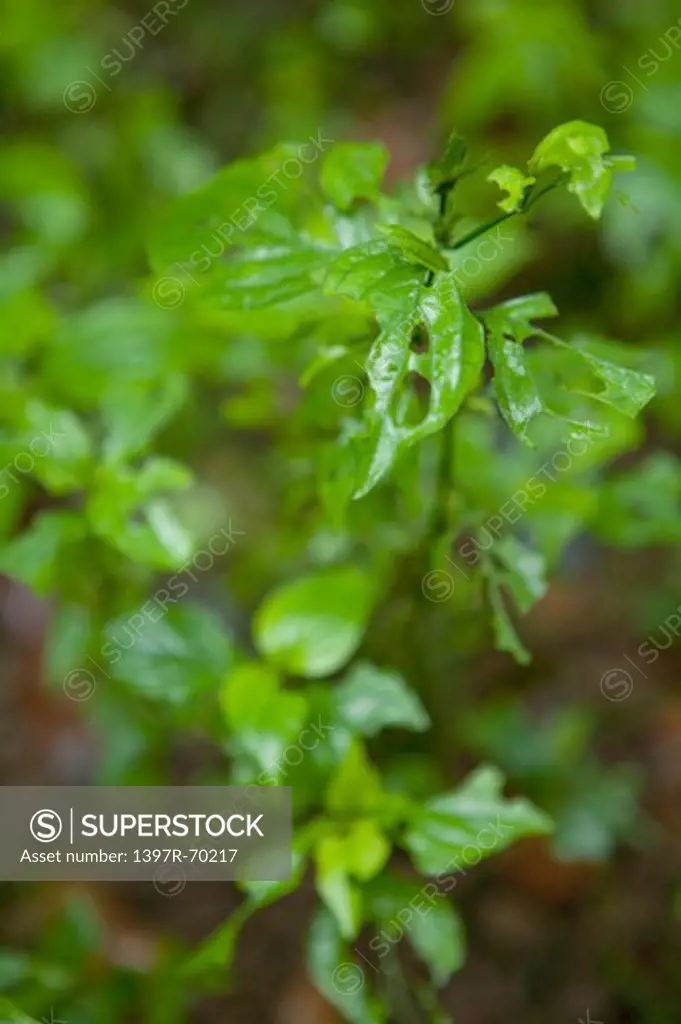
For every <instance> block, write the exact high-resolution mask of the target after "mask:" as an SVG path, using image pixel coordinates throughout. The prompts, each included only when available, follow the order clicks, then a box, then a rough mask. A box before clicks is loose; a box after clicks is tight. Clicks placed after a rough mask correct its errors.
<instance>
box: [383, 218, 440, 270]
mask: <svg viewBox="0 0 681 1024" xmlns="http://www.w3.org/2000/svg"><path fill="white" fill-rule="evenodd" d="M381 233H382V234H384V235H386V236H387V238H388V241H389V242H390V243H391V244H393V245H395V246H397V248H398V249H399V250H400V252H401V253H402V255H403V256H404V257H405V259H407V260H408V261H409V262H410V263H414V264H416V265H417V266H421V267H425V268H426V269H427V270H432V271H433V272H437V271H438V270H444V271H447V270H449V264H448V263H447V260H446V259H445V258H444V256H442V255H441V254H440V252H438V250H437V249H435V248H433V246H432V245H430V244H429V243H428V242H425V241H424V240H423V239H422V238H419V236H418V235H415V234H414V232H413V231H408V230H407V229H406V228H403V227H400V225H399V224H387V225H383V226H382V227H381Z"/></svg>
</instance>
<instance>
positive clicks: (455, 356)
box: [354, 254, 484, 498]
mask: <svg viewBox="0 0 681 1024" xmlns="http://www.w3.org/2000/svg"><path fill="white" fill-rule="evenodd" d="M381 258H382V259H384V260H385V254H381ZM378 259H379V257H376V256H374V257H373V260H374V263H375V262H376V260H378ZM358 265H359V269H357V266H356V267H355V268H354V273H355V275H356V276H357V275H359V274H360V273H362V264H361V259H360V260H359V261H358ZM375 270H376V267H375V266H374V268H373V269H372V271H371V273H370V274H369V275H368V277H367V280H366V282H365V285H364V292H363V295H364V297H366V298H367V299H368V300H369V301H370V302H371V303H372V305H373V307H374V309H375V312H376V317H377V319H378V322H379V325H380V327H381V332H380V334H379V336H378V338H377V339H376V341H375V342H374V344H373V346H372V348H371V351H370V353H369V357H368V359H367V363H366V369H367V373H368V377H369V384H370V386H371V388H372V391H373V392H374V396H375V399H374V404H373V407H372V408H371V409H370V410H369V412H368V413H367V419H366V423H367V427H368V430H369V439H370V440H369V441H368V442H367V443H368V444H370V445H371V448H372V449H373V451H372V452H371V455H370V458H369V459H368V460H367V465H366V469H365V470H364V471H363V473H362V478H361V479H360V480H359V481H358V485H357V488H356V491H355V497H356V498H359V497H362V496H364V495H365V494H367V493H368V492H369V491H370V490H371V489H372V488H373V487H374V486H375V485H376V484H377V483H378V482H379V480H381V479H382V478H383V477H384V476H385V475H386V474H387V473H388V472H389V471H390V469H391V468H392V466H393V464H394V462H395V459H396V458H397V456H398V455H399V454H400V452H401V451H403V450H405V449H406V448H409V447H410V446H411V445H413V444H416V443H417V442H419V441H422V440H423V439H424V438H425V437H428V436H429V435H430V434H433V433H436V432H437V431H438V430H441V429H442V428H443V427H444V426H445V424H446V423H447V422H448V421H449V420H450V419H451V417H452V416H453V415H454V413H455V412H456V411H457V410H458V408H459V407H460V405H461V403H462V402H463V400H464V398H465V397H466V395H467V394H468V393H469V392H470V391H471V389H472V388H473V387H474V385H475V384H476V382H477V380H478V376H479V374H480V371H481V369H482V365H483V362H484V341H483V329H482V325H481V323H480V322H479V321H478V320H477V318H476V317H474V316H473V314H472V313H471V312H470V311H469V310H468V309H467V308H466V306H465V305H464V303H463V301H462V300H461V297H460V295H459V293H458V290H457V287H456V283H455V280H454V275H453V274H441V275H438V278H437V279H436V281H435V283H434V285H433V286H432V287H430V288H426V287H421V288H419V287H418V284H417V282H415V281H414V280H413V278H412V279H411V280H410V279H409V278H408V277H405V276H402V277H401V278H400V280H401V281H402V282H403V286H402V288H401V289H399V290H398V289H394V288H391V287H390V284H392V280H391V279H392V278H397V275H399V274H400V273H401V274H402V275H404V265H401V264H400V263H397V264H393V268H392V270H390V269H386V270H384V272H383V273H382V274H381V275H379V277H378V279H374V281H373V283H372V281H371V277H372V276H373V274H375ZM419 324H422V325H423V328H424V330H425V333H426V335H427V349H426V351H425V352H412V351H411V347H410V346H411V339H412V334H413V331H414V328H415V327H416V326H418V325H419ZM410 371H412V372H415V373H417V374H419V375H420V376H422V377H423V378H425V379H426V380H427V381H428V382H429V384H430V394H429V400H428V408H427V410H426V412H425V415H424V416H423V417H422V418H421V420H420V422H417V423H415V424H409V423H408V422H407V419H406V416H407V411H408V405H407V404H406V403H405V400H404V399H405V398H408V397H409V394H410V392H409V391H407V392H405V390H404V384H405V378H406V376H407V374H408V373H409V372H410Z"/></svg>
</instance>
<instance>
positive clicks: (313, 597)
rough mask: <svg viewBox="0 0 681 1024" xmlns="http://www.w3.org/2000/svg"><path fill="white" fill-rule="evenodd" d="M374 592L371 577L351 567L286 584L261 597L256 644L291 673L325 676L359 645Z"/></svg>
mask: <svg viewBox="0 0 681 1024" xmlns="http://www.w3.org/2000/svg"><path fill="white" fill-rule="evenodd" d="M374 596H375V583H374V581H373V579H372V578H371V577H370V576H369V575H368V574H367V573H366V572H363V571H362V570H360V569H357V568H354V567H353V566H335V567H333V568H330V569H326V570H323V571H322V572H319V573H317V574H316V575H314V576H307V577H305V578H303V579H300V580H296V581H294V582H293V583H286V584H284V585H282V586H281V587H278V588H277V589H276V590H274V591H272V592H271V593H270V594H269V595H268V596H267V597H266V598H265V600H264V601H263V603H262V605H261V606H260V608H259V610H258V612H257V614H256V617H255V623H254V638H255V643H256V646H257V648H258V650H259V651H260V652H261V654H262V655H263V656H265V657H266V658H269V659H270V660H271V661H272V663H273V664H275V665H278V666H280V667H281V668H283V669H285V670H286V671H288V672H291V673H294V674H295V675H302V676H308V677H318V676H325V675H330V674H331V673H333V672H336V671H337V670H338V669H339V668H341V667H342V666H343V665H344V664H345V662H346V661H348V659H349V658H350V657H352V655H353V654H354V652H355V650H356V649H357V647H358V646H359V644H360V642H361V639H362V636H363V635H364V630H365V628H366V625H367V621H368V619H369V615H370V613H371V608H372V604H373V600H374Z"/></svg>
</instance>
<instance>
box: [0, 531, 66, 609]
mask: <svg viewBox="0 0 681 1024" xmlns="http://www.w3.org/2000/svg"><path fill="white" fill-rule="evenodd" d="M85 533H86V531H85V524H84V522H83V518H82V516H80V515H76V514H75V513H72V512H42V513H41V514H40V515H38V516H37V517H36V518H35V519H34V520H33V522H32V523H31V525H30V527H28V529H26V530H24V532H23V533H21V534H20V535H19V536H17V537H15V538H13V539H12V540H11V541H9V542H8V543H7V544H5V545H4V546H3V547H1V548H0V572H3V573H4V574H5V575H6V576H9V577H11V578H12V579H15V580H20V581H21V582H22V583H25V584H26V586H28V587H30V588H31V589H32V590H34V591H35V592H36V594H47V593H49V592H50V591H51V590H53V589H55V588H56V587H58V585H59V583H60V581H61V575H62V572H64V573H66V572H67V571H68V567H67V555H68V553H69V549H70V548H71V547H72V546H73V545H76V544H77V543H78V542H79V541H82V540H83V539H84V537H85Z"/></svg>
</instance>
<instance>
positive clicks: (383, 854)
mask: <svg viewBox="0 0 681 1024" xmlns="http://www.w3.org/2000/svg"><path fill="white" fill-rule="evenodd" d="M343 842H344V846H345V862H346V864H347V868H348V871H349V872H350V874H351V875H353V876H354V877H355V878H358V879H359V880H360V881H361V882H368V881H369V879H371V878H373V877H374V876H375V875H377V874H378V873H379V872H380V871H382V870H383V868H384V867H385V865H386V863H387V861H388V858H389V857H390V849H391V847H390V843H389V842H388V840H387V839H386V837H385V834H384V833H383V831H382V830H381V828H380V827H379V826H378V825H377V824H376V822H375V821H372V820H371V819H369V818H363V819H362V820H361V821H356V822H354V824H353V825H352V826H351V828H350V831H349V833H348V834H347V835H346V836H345V837H344V840H343Z"/></svg>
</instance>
